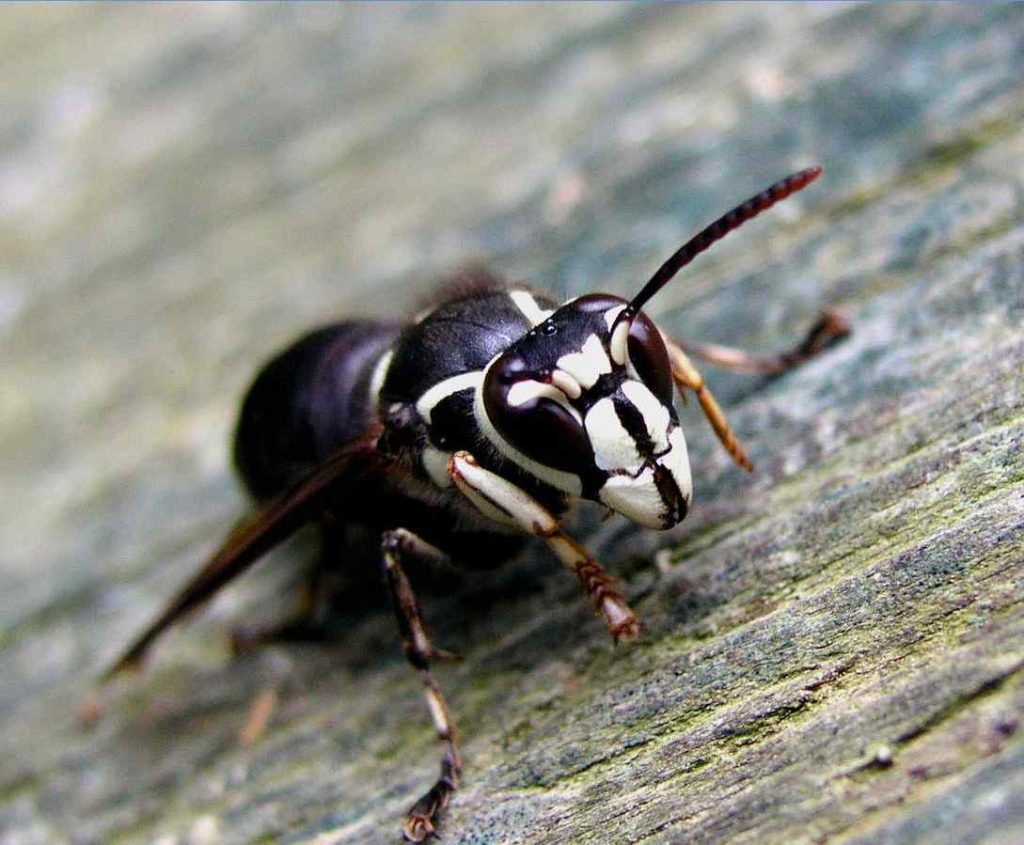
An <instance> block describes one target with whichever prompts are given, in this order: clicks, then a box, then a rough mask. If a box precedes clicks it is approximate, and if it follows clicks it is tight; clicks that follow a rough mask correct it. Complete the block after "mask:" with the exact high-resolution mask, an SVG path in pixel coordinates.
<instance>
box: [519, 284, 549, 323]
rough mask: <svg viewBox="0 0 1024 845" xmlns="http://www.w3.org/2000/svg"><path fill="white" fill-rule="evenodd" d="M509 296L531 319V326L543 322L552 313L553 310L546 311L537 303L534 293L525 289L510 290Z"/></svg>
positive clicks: (525, 315)
mask: <svg viewBox="0 0 1024 845" xmlns="http://www.w3.org/2000/svg"><path fill="white" fill-rule="evenodd" d="M508 295H509V298H510V299H511V300H512V302H514V303H515V306H516V308H518V309H519V310H520V311H522V312H523V316H524V317H526V319H527V320H529V321H530V325H531V326H536V325H538V324H539V323H543V322H544V321H545V320H546V319H547V318H548V317H550V316H551V315H552V313H554V312H552V311H545V310H544V309H543V308H541V307H540V306H539V305H538V304H537V300H536V299H534V298H533V294H531V293H530V292H529V291H525V290H510V291H509V292H508Z"/></svg>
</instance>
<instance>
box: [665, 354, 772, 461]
mask: <svg viewBox="0 0 1024 845" xmlns="http://www.w3.org/2000/svg"><path fill="white" fill-rule="evenodd" d="M665 348H666V349H667V350H668V358H669V361H671V362H672V380H673V381H674V382H675V383H676V389H677V390H678V391H679V395H680V396H683V397H684V398H685V394H684V393H683V390H685V389H686V388H689V389H690V390H692V391H694V393H696V394H697V401H698V402H700V407H701V409H703V411H704V416H706V417H707V418H708V422H709V423H711V427H712V428H713V429H714V430H715V434H717V435H718V439H719V440H720V441H721V443H722V446H724V447H725V451H726V452H728V453H729V454H730V455H731V456H732V458H733V460H734V461H736V463H738V464H739V465H740V466H741V467H743V469H745V470H746V471H747V472H750V471H751V470H753V468H754V467H753V465H752V464H751V463H750V458H748V457H747V452H746V450H745V449H744V448H743V446H742V445H741V444H740V442H739V440H737V439H736V435H735V434H733V432H732V429H731V428H729V423H728V421H727V420H726V418H725V414H724V413H722V409H721V408H720V407H719V406H718V403H717V402H716V401H715V397H714V396H712V395H711V391H710V390H708V388H707V385H705V384H704V376H702V375H701V374H700V372H699V371H698V370H697V368H696V367H694V366H693V364H691V363H690V359H689V358H687V357H686V353H685V352H683V350H682V349H681V348H680V347H678V346H677V345H676V344H675V343H673V342H672V341H671V340H668V339H667V338H666V339H665Z"/></svg>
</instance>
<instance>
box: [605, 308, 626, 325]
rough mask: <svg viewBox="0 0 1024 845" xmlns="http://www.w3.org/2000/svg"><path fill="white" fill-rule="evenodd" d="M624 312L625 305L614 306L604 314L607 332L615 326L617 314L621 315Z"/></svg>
mask: <svg viewBox="0 0 1024 845" xmlns="http://www.w3.org/2000/svg"><path fill="white" fill-rule="evenodd" d="M625 310H626V306H625V305H616V306H615V307H614V308H609V309H608V310H607V311H605V312H604V321H605V323H606V324H607V325H608V331H611V330H612V326H614V325H615V319H616V317H618V316H619V314H621V313H622V312H623V311H625Z"/></svg>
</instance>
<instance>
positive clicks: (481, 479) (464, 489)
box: [448, 452, 640, 642]
mask: <svg viewBox="0 0 1024 845" xmlns="http://www.w3.org/2000/svg"><path fill="white" fill-rule="evenodd" d="M448 474H449V475H450V476H451V478H452V481H454V482H455V486H456V487H458V489H459V491H460V492H461V493H462V494H463V495H464V496H465V497H466V498H467V499H469V500H470V501H471V502H472V503H473V504H474V505H476V506H477V508H479V510H480V511H482V512H483V513H484V514H486V515H488V516H490V517H492V518H493V519H496V520H498V521H499V522H505V523H510V524H513V525H516V526H518V527H519V528H521V529H522V530H523V531H526V532H528V533H530V534H533V535H534V536H537V537H540V538H541V539H542V540H544V541H545V542H546V543H547V544H548V546H549V547H550V549H551V550H552V551H553V552H554V553H555V555H556V556H557V557H558V559H559V560H560V561H561V562H562V563H563V564H565V565H566V566H567V567H568V568H569V570H570V571H571V572H572V573H573V574H574V575H575V576H576V577H577V579H579V582H580V583H581V584H582V585H583V589H584V590H585V591H586V593H587V595H588V596H589V597H590V600H591V602H592V603H593V605H594V609H595V610H596V611H597V612H598V613H599V614H600V615H601V618H602V619H604V624H605V626H606V627H607V628H608V632H609V633H610V634H611V635H612V638H613V639H614V640H615V641H616V642H620V641H629V640H633V639H636V637H637V636H638V634H639V633H640V623H639V622H638V621H637V618H636V616H635V615H634V613H633V611H632V610H630V609H629V605H627V604H626V600H625V598H624V597H623V596H622V593H620V592H619V591H618V590H616V589H615V587H614V581H613V579H612V578H611V577H610V576H609V575H608V574H607V573H606V572H605V571H604V569H603V568H602V567H601V564H599V563H598V562H597V561H596V560H594V558H593V557H591V556H590V554H589V552H587V550H586V549H585V548H584V547H583V546H581V545H580V544H579V543H577V542H576V541H575V540H573V539H571V538H570V537H567V536H566V535H565V534H564V533H562V531H561V530H560V529H559V527H558V522H557V521H556V520H555V518H554V517H553V516H552V515H551V514H550V513H549V512H548V511H547V510H546V509H545V508H544V507H543V506H542V505H541V504H540V503H539V502H537V501H536V500H535V499H533V498H532V497H531V496H530V495H529V494H527V493H526V492H524V491H523V490H521V489H519V488H518V487H516V486H515V485H514V484H513V483H512V482H510V481H508V480H507V479H505V478H502V477H501V476H500V475H497V474H496V473H493V472H490V471H489V470H486V469H484V468H483V467H482V466H480V464H479V463H477V461H476V459H475V458H474V457H473V456H472V455H471V454H469V452H456V453H455V454H454V455H452V457H451V460H449V461H448Z"/></svg>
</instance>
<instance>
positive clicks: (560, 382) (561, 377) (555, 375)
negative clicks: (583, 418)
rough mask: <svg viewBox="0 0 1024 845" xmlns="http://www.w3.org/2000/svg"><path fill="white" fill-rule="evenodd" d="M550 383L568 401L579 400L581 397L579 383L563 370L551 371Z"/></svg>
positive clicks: (581, 390)
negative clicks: (568, 399) (567, 398)
mask: <svg viewBox="0 0 1024 845" xmlns="http://www.w3.org/2000/svg"><path fill="white" fill-rule="evenodd" d="M551 383H552V384H553V385H554V386H555V387H557V388H558V389H559V390H561V391H562V393H564V394H565V395H566V396H568V397H569V398H570V399H579V398H580V396H582V395H583V388H582V387H580V383H579V382H578V381H576V379H574V378H573V377H572V376H571V375H569V374H568V373H567V372H566V371H565V370H552V371H551Z"/></svg>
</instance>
